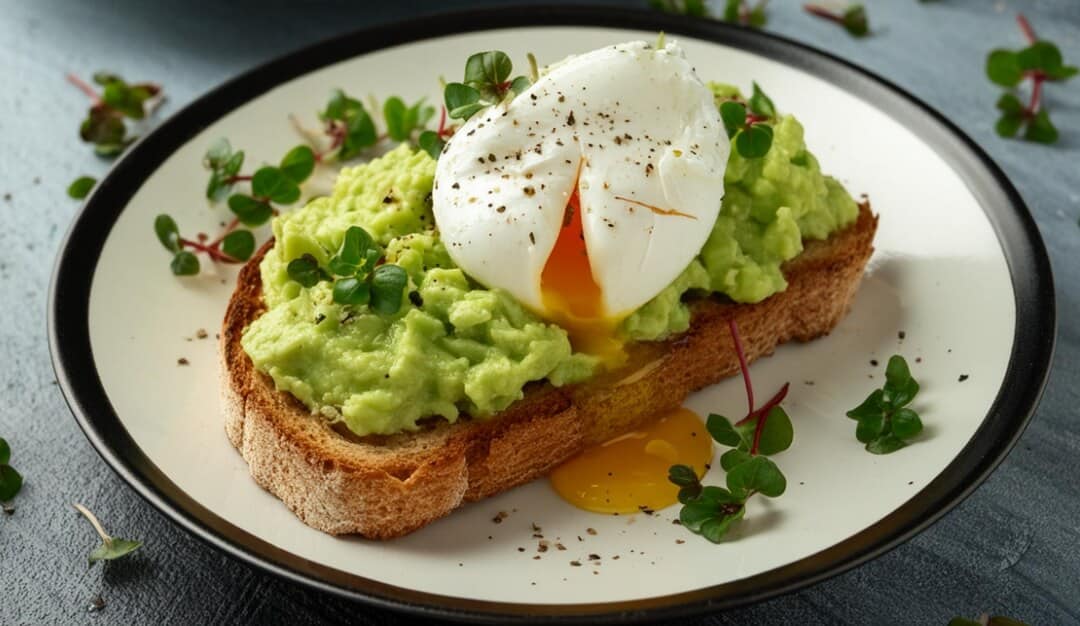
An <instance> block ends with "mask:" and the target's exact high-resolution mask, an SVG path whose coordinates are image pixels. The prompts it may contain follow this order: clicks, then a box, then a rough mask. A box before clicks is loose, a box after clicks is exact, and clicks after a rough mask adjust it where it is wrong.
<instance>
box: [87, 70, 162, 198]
mask: <svg viewBox="0 0 1080 626" xmlns="http://www.w3.org/2000/svg"><path fill="white" fill-rule="evenodd" d="M67 80H68V82H70V83H71V84H72V85H75V87H77V88H78V89H79V91H81V92H83V93H84V94H86V97H87V98H89V99H90V109H89V110H88V111H87V113H86V118H85V119H83V121H82V123H81V124H80V125H79V137H80V138H81V139H82V140H83V141H85V142H87V143H90V144H93V145H94V152H95V153H96V154H97V155H98V156H102V157H106V158H112V157H115V156H117V155H119V154H120V153H121V152H123V151H124V149H125V148H127V147H128V146H129V145H131V143H132V142H133V141H135V140H136V139H137V138H138V137H136V136H134V135H130V134H129V133H128V126H127V122H126V121H125V120H129V119H130V120H142V119H145V118H146V116H147V115H149V114H150V113H152V112H153V111H154V109H155V108H156V107H157V105H158V104H159V103H160V102H161V100H162V98H163V96H162V92H161V86H160V85H157V84H155V83H134V84H129V83H128V82H126V81H125V80H124V79H122V78H120V77H119V76H117V75H116V74H113V73H111V72H97V73H95V74H94V76H93V82H94V83H95V84H97V85H98V87H100V88H101V92H100V93H98V90H97V89H96V88H95V87H94V86H93V85H90V84H89V83H87V82H86V81H84V80H83V79H81V78H79V77H78V76H76V75H75V74H68V75H67ZM94 182H96V181H94V179H92V178H90V177H89V176H83V177H81V178H79V179H77V180H75V181H74V182H73V183H72V184H71V185H70V186H69V187H68V195H69V196H71V197H72V198H75V199H81V198H84V197H85V196H86V194H88V193H89V192H90V189H92V188H93V186H94Z"/></svg>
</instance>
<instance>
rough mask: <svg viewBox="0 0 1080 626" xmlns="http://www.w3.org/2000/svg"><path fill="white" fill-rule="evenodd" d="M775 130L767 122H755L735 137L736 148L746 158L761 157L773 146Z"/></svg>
mask: <svg viewBox="0 0 1080 626" xmlns="http://www.w3.org/2000/svg"><path fill="white" fill-rule="evenodd" d="M772 140H773V130H772V127H770V126H769V125H767V124H754V125H752V126H750V127H748V128H746V129H744V130H743V131H742V132H740V133H739V134H738V135H737V136H736V137H735V149H736V150H737V151H738V152H739V155H740V156H742V157H743V158H745V159H759V158H761V157H763V156H765V155H766V154H767V153H768V152H769V148H771V147H772Z"/></svg>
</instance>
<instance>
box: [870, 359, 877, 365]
mask: <svg viewBox="0 0 1080 626" xmlns="http://www.w3.org/2000/svg"><path fill="white" fill-rule="evenodd" d="M870 365H873V366H874V367H877V366H878V361H877V359H870Z"/></svg>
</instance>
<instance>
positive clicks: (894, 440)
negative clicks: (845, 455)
mask: <svg viewBox="0 0 1080 626" xmlns="http://www.w3.org/2000/svg"><path fill="white" fill-rule="evenodd" d="M906 445H907V444H906V443H904V440H902V439H900V438H899V437H897V436H896V435H891V434H890V435H882V436H881V437H878V438H877V439H875V440H873V441H871V442H870V443H868V444H866V451H867V452H870V453H871V454H892V453H893V452H896V451H897V450H899V449H900V448H903V447H904V446H906Z"/></svg>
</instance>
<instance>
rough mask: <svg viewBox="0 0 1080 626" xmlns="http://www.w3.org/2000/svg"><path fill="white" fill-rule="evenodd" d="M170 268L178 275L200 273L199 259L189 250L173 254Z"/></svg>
mask: <svg viewBox="0 0 1080 626" xmlns="http://www.w3.org/2000/svg"><path fill="white" fill-rule="evenodd" d="M169 269H171V270H172V273H173V274H174V275H176V276H194V275H195V274H198V273H199V259H198V257H196V256H195V255H194V254H192V253H191V252H188V251H187V250H181V251H180V252H177V253H176V254H175V255H173V259H172V262H171V263H169Z"/></svg>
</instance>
